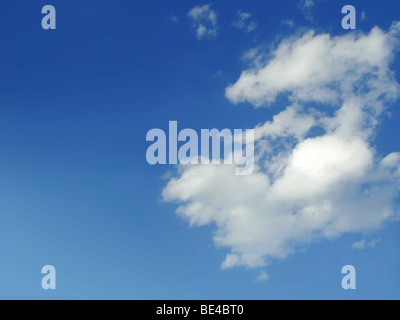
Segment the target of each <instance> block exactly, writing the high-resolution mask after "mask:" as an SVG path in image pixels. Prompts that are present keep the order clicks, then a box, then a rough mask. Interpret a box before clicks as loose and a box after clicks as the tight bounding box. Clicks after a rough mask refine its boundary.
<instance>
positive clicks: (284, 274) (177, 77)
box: [0, 0, 400, 299]
mask: <svg viewBox="0 0 400 320" xmlns="http://www.w3.org/2000/svg"><path fill="white" fill-rule="evenodd" d="M207 3H211V5H212V8H213V10H215V11H216V12H217V14H218V26H219V29H218V36H217V37H216V38H215V39H204V40H202V41H199V40H198V39H196V36H195V31H194V29H193V28H192V26H191V22H190V20H189V18H188V16H187V13H188V11H189V10H190V9H191V8H192V7H194V6H197V5H203V4H207ZM46 4H51V5H54V6H55V8H56V10H57V29H56V30H53V31H44V30H42V29H41V24H40V23H41V18H42V14H41V8H42V6H44V5H46ZM344 4H350V2H349V3H348V1H327V0H315V7H314V8H313V11H312V17H313V18H312V20H310V19H306V17H305V16H304V14H303V13H302V11H301V10H300V8H299V6H298V1H289V0H287V1H286V0H285V1H278V0H268V1H248V0H247V1H244V0H240V1H239V0H235V1H228V0H222V1H210V2H204V1H193V0H190V1H161V0H157V1H154V0H149V1H127V0H125V1H118V0H116V1H103V0H96V1H94V0H87V1H83V2H82V1H76V0H71V1H60V0H51V1H27V0H25V1H22V0H19V1H2V3H1V12H2V13H1V19H0V39H1V50H0V81H1V86H0V172H1V175H0V176H1V178H0V298H3V299H5V298H37V299H65V298H73V299H290V298H295V299H312V298H317V299H325V298H329V299H365V298H369V299H375V298H377V299H381V298H390V299H399V298H400V276H399V270H400V258H399V257H400V235H399V223H398V222H397V223H391V224H388V225H384V226H383V227H382V228H381V229H379V230H377V231H375V232H374V233H372V234H368V235H367V236H366V238H367V239H372V238H374V239H375V238H379V239H381V242H380V243H379V244H377V245H376V246H375V248H371V249H365V250H354V249H353V248H352V247H351V244H352V243H353V242H355V241H358V240H360V239H361V238H363V236H362V235H360V234H358V235H345V236H342V237H340V238H339V239H335V240H332V241H330V240H321V241H319V242H317V243H313V244H311V245H309V246H307V247H305V248H304V250H300V251H297V252H296V253H294V254H293V255H291V256H289V257H288V258H287V259H285V260H282V261H276V262H274V263H273V264H271V265H270V266H268V268H267V271H268V274H269V275H270V279H269V280H268V281H265V282H259V281H257V280H256V279H257V277H258V274H259V269H247V268H243V267H242V268H235V269H232V270H225V271H221V270H220V264H221V262H222V261H223V259H224V257H225V255H226V253H227V252H228V250H227V249H225V248H216V247H215V245H214V244H213V241H212V237H211V235H212V233H213V230H214V228H213V227H212V226H207V227H202V228H189V227H188V226H187V225H188V224H187V222H186V221H184V220H183V219H181V218H179V217H178V216H177V215H176V214H175V213H174V211H175V209H176V205H174V204H171V203H164V202H163V201H161V191H162V189H163V187H164V186H165V184H166V180H165V179H162V178H161V177H162V176H163V174H165V172H167V171H169V170H171V169H173V168H171V167H167V166H150V165H149V164H147V162H146V158H145V154H146V149H147V147H148V146H149V143H147V142H146V141H145V136H146V133H147V131H148V130H150V129H152V128H163V129H165V130H167V128H168V121H169V120H177V121H178V125H181V128H182V127H183V126H184V127H188V128H193V129H196V130H199V129H201V128H214V127H216V128H219V129H223V128H232V129H233V128H253V127H254V126H255V125H257V124H258V123H260V122H262V121H265V120H268V119H271V118H272V115H273V114H275V112H276V110H274V111H273V110H271V109H269V108H258V109H256V110H254V109H253V107H252V106H251V105H249V104H244V105H241V106H240V107H239V106H234V105H233V104H232V103H230V102H229V101H228V100H227V99H226V98H225V96H224V91H225V88H226V87H227V86H228V85H229V84H230V83H233V82H235V81H236V80H237V78H238V77H239V75H240V73H241V71H242V70H243V69H245V68H246V66H245V65H244V64H243V62H242V61H241V56H242V55H243V54H244V52H246V51H247V50H248V49H250V48H251V47H254V46H256V45H259V44H262V43H265V44H268V43H272V42H273V41H275V40H276V39H279V38H281V37H283V36H287V35H290V34H293V33H295V32H299V30H301V29H302V28H304V29H305V30H306V29H308V28H312V29H315V30H317V31H318V32H329V33H331V34H333V35H340V34H345V33H346V32H349V31H344V30H343V29H342V28H341V18H342V14H341V8H342V6H343V5H344ZM351 4H353V5H355V6H356V9H357V15H358V18H360V15H361V12H362V11H365V13H366V16H367V19H366V20H363V21H361V20H360V19H359V20H358V25H357V28H358V30H361V31H365V32H368V31H369V30H370V29H371V28H372V27H373V26H375V25H378V26H379V27H381V28H382V29H383V30H387V29H388V28H389V27H390V25H391V23H392V21H394V20H399V19H400V16H399V13H400V2H398V1H389V0H387V1H372V0H363V1H352V2H351ZM238 10H243V11H246V12H251V13H253V14H254V15H253V17H252V18H253V19H254V21H256V22H257V28H256V30H254V31H252V32H250V33H247V32H244V31H243V30H238V29H237V28H234V27H233V26H232V21H234V20H235V19H236V14H237V12H238ZM171 16H176V17H178V22H177V23H173V22H172V21H171V20H170V17H171ZM285 19H290V20H293V22H294V23H295V27H294V28H290V27H289V26H287V25H285V24H282V23H281V21H282V20H285ZM350 32H351V31H350ZM399 66H400V57H397V58H396V60H395V61H394V63H393V65H392V69H393V70H396V71H397V70H398V69H399ZM396 78H397V80H400V77H399V74H396ZM277 103H278V105H279V102H277ZM398 106H399V103H398V102H397V103H395V104H394V105H393V106H392V107H391V109H390V111H391V117H388V116H386V117H384V118H383V119H382V124H381V126H380V127H379V130H378V132H377V136H376V139H375V142H374V143H375V146H376V148H377V150H378V151H379V152H381V153H383V154H388V153H390V152H394V151H398V150H399V149H400V143H399V141H400V140H399V138H400V130H399V126H398V124H399V121H400V110H399V108H398ZM46 264H51V265H54V266H55V267H56V270H57V289H56V290H54V291H51V290H48V291H45V290H43V289H42V288H41V278H42V274H41V272H40V271H41V268H42V266H43V265H46ZM346 264H352V265H354V266H355V267H356V269H357V290H353V291H345V290H343V289H342V288H341V278H342V275H341V273H340V272H341V268H342V266H343V265H346Z"/></svg>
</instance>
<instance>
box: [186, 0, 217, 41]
mask: <svg viewBox="0 0 400 320" xmlns="http://www.w3.org/2000/svg"><path fill="white" fill-rule="evenodd" d="M188 16H189V17H190V18H191V20H192V22H193V27H194V28H195V29H196V36H197V39H199V40H201V39H204V38H215V37H216V36H217V14H216V12H215V11H214V10H212V9H211V5H209V4H206V5H204V6H202V7H200V6H197V7H194V8H192V9H191V10H190V11H189V13H188Z"/></svg>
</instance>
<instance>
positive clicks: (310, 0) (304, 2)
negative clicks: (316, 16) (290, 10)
mask: <svg viewBox="0 0 400 320" xmlns="http://www.w3.org/2000/svg"><path fill="white" fill-rule="evenodd" d="M314 5H315V3H314V0H301V1H300V2H299V7H300V10H301V12H302V13H303V15H304V17H305V18H306V19H307V20H309V21H311V20H313V16H312V10H313V8H314Z"/></svg>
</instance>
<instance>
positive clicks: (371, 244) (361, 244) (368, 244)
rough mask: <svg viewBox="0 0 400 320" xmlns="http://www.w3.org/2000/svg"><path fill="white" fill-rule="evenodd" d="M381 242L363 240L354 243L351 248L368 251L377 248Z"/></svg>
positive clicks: (379, 240)
mask: <svg viewBox="0 0 400 320" xmlns="http://www.w3.org/2000/svg"><path fill="white" fill-rule="evenodd" d="M380 242H381V239H372V240H370V241H366V240H365V239H361V240H360V241H357V242H354V243H353V244H352V245H351V246H352V248H354V249H358V250H363V249H367V248H375V246H376V245H377V244H378V243H380Z"/></svg>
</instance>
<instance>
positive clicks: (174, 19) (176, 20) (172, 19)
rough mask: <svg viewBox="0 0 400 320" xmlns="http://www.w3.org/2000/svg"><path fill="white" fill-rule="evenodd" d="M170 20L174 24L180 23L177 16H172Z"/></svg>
mask: <svg viewBox="0 0 400 320" xmlns="http://www.w3.org/2000/svg"><path fill="white" fill-rule="evenodd" d="M168 20H169V21H171V22H172V23H178V22H179V18H178V17H177V16H175V15H172V16H170V17H169V19H168Z"/></svg>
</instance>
